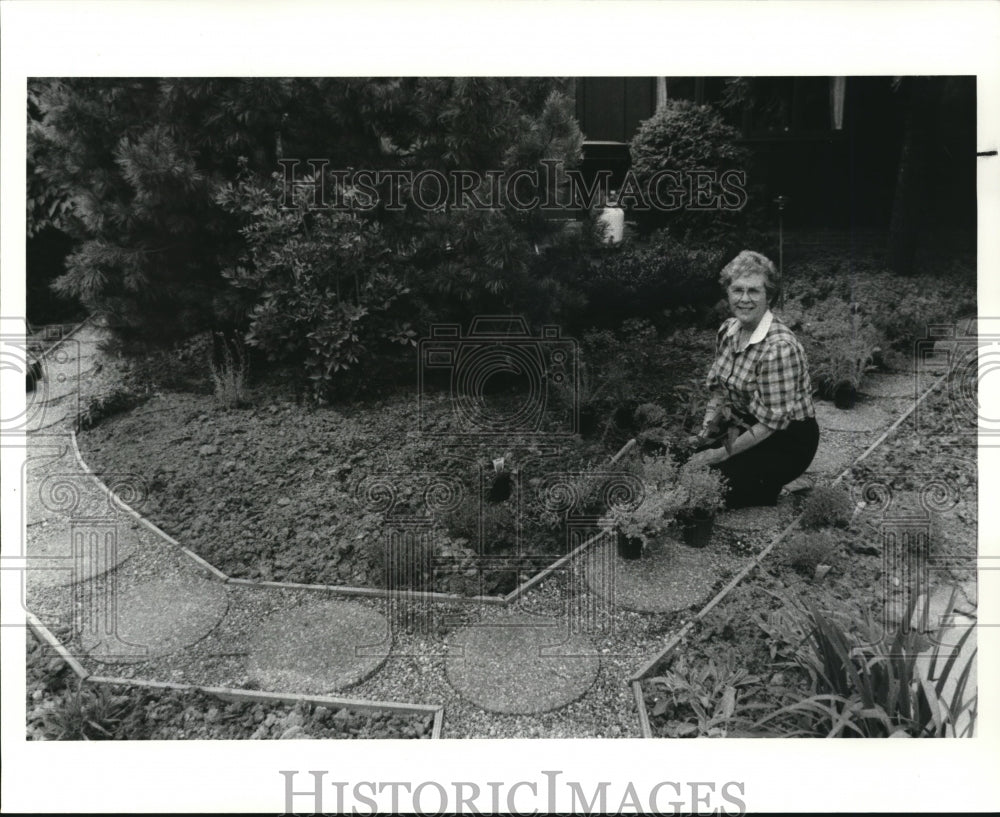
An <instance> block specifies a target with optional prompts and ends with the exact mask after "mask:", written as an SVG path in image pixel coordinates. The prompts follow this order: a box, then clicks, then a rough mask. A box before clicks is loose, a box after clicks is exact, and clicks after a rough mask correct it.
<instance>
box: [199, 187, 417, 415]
mask: <svg viewBox="0 0 1000 817" xmlns="http://www.w3.org/2000/svg"><path fill="white" fill-rule="evenodd" d="M279 181H280V179H279V178H278V177H277V175H276V176H275V189H270V190H269V189H265V188H263V187H261V186H259V185H258V184H257V183H256V182H255V181H254V180H253V179H252V178H250V177H244V178H242V179H241V180H240V181H239V182H238V183H237V184H233V185H230V184H227V185H224V186H223V187H222V189H221V191H220V193H219V203H220V204H221V205H222V206H223V207H225V208H226V209H228V210H230V211H231V212H233V213H237V214H241V215H242V216H244V218H245V219H246V222H247V223H246V226H244V228H243V229H242V233H243V236H244V238H245V239H246V242H247V248H248V249H247V253H246V255H245V256H244V257H243V258H242V259H241V263H239V264H237V265H236V266H234V267H230V268H228V269H226V270H225V271H224V272H223V275H224V276H225V277H226V278H227V279H228V280H229V281H230V283H232V284H233V285H234V286H235V287H238V288H240V289H243V290H246V291H247V293H248V298H249V300H250V302H252V303H253V306H252V308H251V309H250V323H249V329H248V332H247V335H246V342H247V343H248V344H249V345H250V346H254V347H258V348H259V349H261V350H262V351H263V352H264V353H265V354H266V356H267V358H268V360H269V361H271V362H272V363H275V364H277V365H278V366H280V367H283V368H284V369H285V370H286V371H287V372H289V373H290V374H292V375H293V376H295V377H301V378H305V379H306V380H307V381H308V384H309V385H308V391H309V393H310V394H311V395H312V397H314V398H315V399H317V400H323V399H329V398H330V397H331V396H332V394H333V390H334V382H335V380H336V379H337V377H338V375H341V374H342V373H345V372H347V371H348V370H352V369H356V368H358V367H359V366H361V365H363V364H364V363H366V362H370V361H371V360H372V359H373V358H374V354H375V352H376V351H385V349H386V348H388V347H391V345H392V344H393V343H398V344H399V345H402V346H410V345H415V341H413V339H412V337H411V336H409V335H407V333H406V331H405V328H406V327H405V325H404V323H405V322H404V320H403V318H404V317H405V312H404V308H405V300H404V299H405V296H406V295H407V294H408V292H409V288H408V287H407V286H406V284H405V282H404V276H405V271H404V270H400V269H399V268H398V267H396V266H394V264H393V263H392V261H390V260H389V258H388V256H390V255H391V254H392V250H391V248H390V247H389V246H388V243H387V241H386V239H385V237H384V235H383V233H382V230H381V228H380V227H379V225H378V224H377V223H375V222H372V221H368V220H366V219H365V218H364V217H363V216H361V215H359V214H358V213H357V212H355V211H353V210H346V209H345V210H341V209H334V208H323V207H306V206H300V207H297V208H288V209H283V208H282V207H281V198H280V196H279V194H278V190H277V187H278V182H279ZM329 184H330V185H333V184H335V182H334V180H332V179H331V180H330V182H329ZM342 195H343V196H344V197H345V199H346V200H350V199H351V198H352V197H353V196H354V195H355V191H354V190H353V188H345V189H343V191H342Z"/></svg>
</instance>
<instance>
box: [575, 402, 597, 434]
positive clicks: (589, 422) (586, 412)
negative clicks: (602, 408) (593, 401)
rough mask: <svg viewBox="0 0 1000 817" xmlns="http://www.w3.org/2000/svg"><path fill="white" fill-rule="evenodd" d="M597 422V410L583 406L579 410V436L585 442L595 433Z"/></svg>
mask: <svg viewBox="0 0 1000 817" xmlns="http://www.w3.org/2000/svg"><path fill="white" fill-rule="evenodd" d="M599 422H600V417H599V415H598V413H597V409H595V408H593V407H591V406H584V407H583V408H582V409H580V436H581V437H583V438H584V439H585V440H586V439H589V438H590V437H593V436H594V435H595V434H596V433H597V430H598V425H599Z"/></svg>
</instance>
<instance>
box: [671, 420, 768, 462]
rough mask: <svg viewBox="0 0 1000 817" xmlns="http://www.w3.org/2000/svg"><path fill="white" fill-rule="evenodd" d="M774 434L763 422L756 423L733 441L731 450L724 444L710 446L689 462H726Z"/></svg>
mask: <svg viewBox="0 0 1000 817" xmlns="http://www.w3.org/2000/svg"><path fill="white" fill-rule="evenodd" d="M772 434H774V429H772V428H768V427H767V426H766V425H764V424H763V423H756V424H755V425H753V426H751V427H750V428H749V429H747V430H746V431H744V432H743V433H742V434H740V436H739V437H737V438H736V439H735V440H734V441H733V444H732V446H731V447H730V449H729V451H726V449H725V447H724V446H720V447H718V448H708V449H706V450H704V451H699V452H698V453H697V454H695V455H694V456H693V457H691V459H690V460H689V462H693V463H695V464H698V465H716V464H717V463H720V462H725V461H726V460H728V459H729V458H730V457H735V456H736V455H737V454H742V453H743V452H744V451H747V450H748V449H750V448H753V447H754V446H755V445H759V444H760V443H762V442H764V440H766V439H767V438H768V437H770V436H771V435H772Z"/></svg>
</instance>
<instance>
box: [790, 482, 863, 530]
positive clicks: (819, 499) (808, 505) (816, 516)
mask: <svg viewBox="0 0 1000 817" xmlns="http://www.w3.org/2000/svg"><path fill="white" fill-rule="evenodd" d="M853 512H854V506H853V505H852V504H851V498H850V497H849V496H848V495H847V492H846V491H844V490H843V489H842V488H837V487H836V486H833V485H819V486H817V487H816V488H815V489H813V491H812V493H811V494H810V495H809V498H808V499H807V500H806V501H805V504H804V505H803V508H802V519H801V523H802V527H804V528H822V527H837V528H846V527H847V526H848V525H850V524H851V516H852V514H853Z"/></svg>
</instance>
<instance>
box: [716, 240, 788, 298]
mask: <svg viewBox="0 0 1000 817" xmlns="http://www.w3.org/2000/svg"><path fill="white" fill-rule="evenodd" d="M755 272H759V273H760V274H761V275H763V276H764V290H765V292H766V293H767V302H768V303H769V304H770V303H773V302H774V299H775V298H776V297H777V296H778V291H779V290H780V289H781V279H780V278H779V276H778V270H777V268H776V267H775V266H774V263H773V262H772V261H771V259H769V258H768V257H767V256H766V255H761V254H760V253H759V252H754V251H753V250H743V252H741V253H740V254H739V255H737V256H736V257H735V258H734V259H733V260H732V261H730V262H729V263H728V264H726V266H724V267H723V268H722V272H721V273H719V283H720V284H722V288H723V289H729V286H730V285H731V284H732V283H733V281H736V280H737V279H739V278H742V277H743V276H744V275H752V274H753V273H755Z"/></svg>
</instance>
